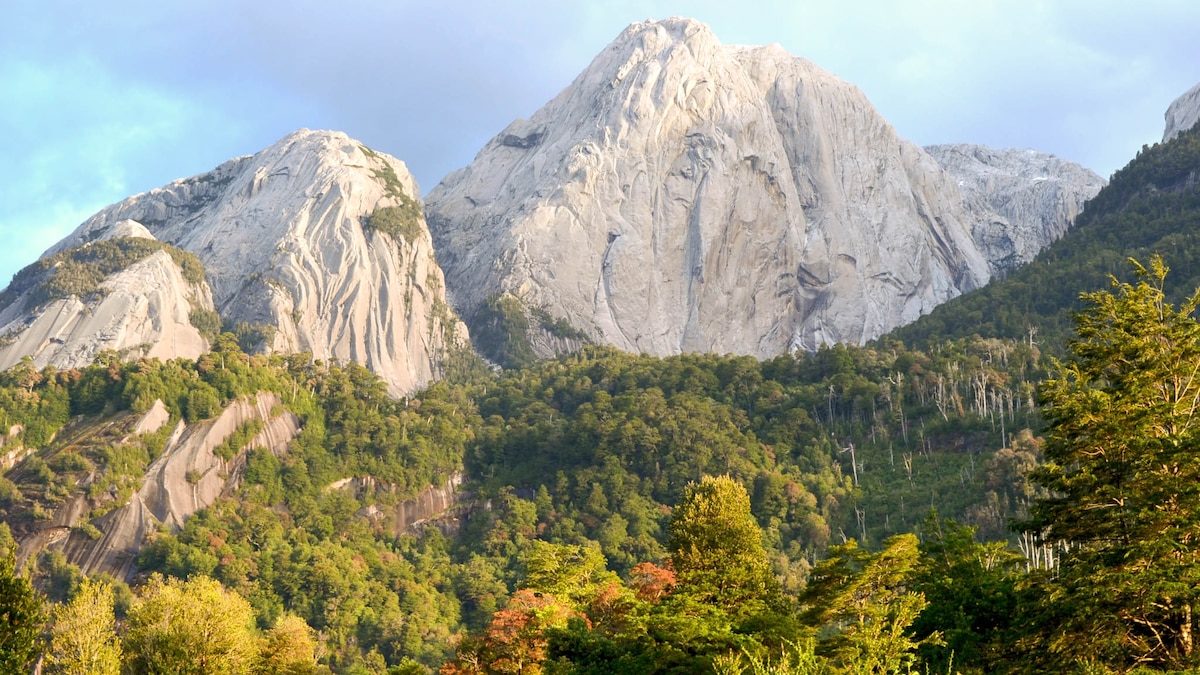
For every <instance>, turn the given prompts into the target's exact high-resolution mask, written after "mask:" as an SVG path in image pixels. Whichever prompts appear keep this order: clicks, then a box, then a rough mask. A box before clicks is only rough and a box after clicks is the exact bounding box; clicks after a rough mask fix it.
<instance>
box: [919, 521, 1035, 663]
mask: <svg viewBox="0 0 1200 675" xmlns="http://www.w3.org/2000/svg"><path fill="white" fill-rule="evenodd" d="M920 552H921V557H920V561H919V563H918V565H917V567H916V569H915V573H914V575H913V577H912V578H911V580H910V582H909V587H910V588H911V589H912V590H914V591H916V592H919V593H921V594H923V595H924V596H925V599H926V600H927V601H928V603H929V604H928V606H926V607H925V609H923V610H922V611H921V614H920V615H919V616H918V617H917V618H916V620H914V621H913V624H912V631H911V632H912V634H913V635H914V636H916V637H918V638H926V637H928V636H931V635H934V634H938V633H940V634H941V635H942V638H943V642H941V643H939V644H928V643H927V644H924V645H922V646H921V648H920V649H919V653H920V655H921V656H922V658H923V660H924V665H925V666H926V668H927V670H928V671H929V672H935V673H944V672H952V669H953V670H957V671H960V672H963V673H985V672H989V673H990V672H998V671H1000V670H1001V666H1002V665H1003V664H1011V666H1012V667H1013V668H1016V669H1017V671H1018V672H1019V671H1020V670H1021V669H1022V668H1023V667H1024V664H1022V663H1021V662H1020V661H1019V660H1018V659H1017V658H1016V656H1015V655H1014V654H1012V653H1011V652H1012V646H1013V644H1015V643H1017V642H1018V641H1019V635H1018V633H1019V628H1020V626H1021V623H1022V621H1021V618H1022V615H1021V604H1022V603H1021V600H1022V594H1021V591H1020V588H1019V585H1020V582H1021V581H1022V580H1023V579H1024V569H1025V567H1024V566H1025V560H1024V558H1023V557H1022V556H1021V555H1020V554H1019V553H1017V552H1016V551H1013V550H1012V549H1010V548H1009V547H1008V545H1007V543H1005V542H987V543H980V542H978V541H976V539H975V530H974V528H972V527H967V526H965V525H959V524H958V523H955V522H954V521H951V520H942V519H940V518H938V516H937V514H936V513H932V514H930V516H929V517H928V518H926V520H925V524H924V525H923V526H922V527H921V546H920Z"/></svg>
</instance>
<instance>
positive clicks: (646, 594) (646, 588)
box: [629, 562, 675, 603]
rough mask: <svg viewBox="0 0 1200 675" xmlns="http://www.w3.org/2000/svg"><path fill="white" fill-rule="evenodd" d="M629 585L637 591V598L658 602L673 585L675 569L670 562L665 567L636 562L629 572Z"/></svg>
mask: <svg viewBox="0 0 1200 675" xmlns="http://www.w3.org/2000/svg"><path fill="white" fill-rule="evenodd" d="M629 585H630V586H632V587H633V589H634V590H635V591H636V592H637V597H638V600H643V601H645V602H652V603H653V602H658V601H659V600H662V599H663V597H664V596H666V595H667V594H668V593H670V592H671V589H673V588H674V587H675V570H673V569H671V563H670V562H668V563H667V566H666V567H659V566H658V565H655V564H654V563H649V562H644V563H638V564H637V565H635V566H634V568H633V569H632V570H631V571H630V573H629Z"/></svg>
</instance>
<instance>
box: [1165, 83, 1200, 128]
mask: <svg viewBox="0 0 1200 675" xmlns="http://www.w3.org/2000/svg"><path fill="white" fill-rule="evenodd" d="M1164 117H1165V118H1166V128H1165V129H1163V141H1169V140H1171V139H1172V138H1175V137H1176V136H1178V135H1179V134H1182V133H1183V132H1185V131H1187V130H1188V129H1191V128H1192V127H1194V126H1196V122H1198V121H1200V84H1197V85H1196V86H1194V87H1192V88H1191V89H1188V90H1187V91H1186V92H1184V94H1183V95H1182V96H1180V97H1179V98H1177V99H1175V100H1174V101H1173V102H1172V103H1171V105H1170V106H1169V107H1168V108H1167V112H1166V114H1165V115H1164Z"/></svg>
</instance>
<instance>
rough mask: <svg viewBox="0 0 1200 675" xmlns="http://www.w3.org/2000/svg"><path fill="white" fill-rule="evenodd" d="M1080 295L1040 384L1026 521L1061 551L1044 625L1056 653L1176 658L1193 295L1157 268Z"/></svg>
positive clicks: (1198, 422)
mask: <svg viewBox="0 0 1200 675" xmlns="http://www.w3.org/2000/svg"><path fill="white" fill-rule="evenodd" d="M1134 265H1135V267H1136V272H1137V276H1138V278H1139V281H1138V282H1137V283H1136V285H1135V284H1126V283H1117V282H1116V280H1115V279H1114V280H1113V282H1112V289H1111V290H1110V291H1107V292H1095V293H1089V294H1086V295H1085V296H1084V298H1083V299H1084V302H1085V308H1084V310H1083V311H1082V312H1080V313H1079V314H1078V315H1077V317H1076V322H1075V323H1076V332H1077V334H1078V338H1077V339H1076V340H1074V341H1073V342H1071V344H1070V350H1071V355H1070V357H1069V358H1068V359H1067V360H1066V361H1065V362H1064V363H1061V364H1057V365H1056V369H1055V372H1054V374H1053V376H1052V377H1051V378H1050V379H1048V380H1046V381H1045V382H1044V383H1043V384H1042V389H1041V400H1042V404H1043V405H1044V406H1045V413H1044V414H1045V415H1046V419H1047V421H1048V425H1049V426H1048V429H1047V432H1046V443H1045V447H1044V453H1045V458H1046V463H1045V464H1044V465H1043V467H1042V468H1041V469H1039V470H1038V471H1037V472H1035V474H1034V480H1035V482H1037V483H1038V484H1039V485H1041V486H1043V487H1045V488H1047V489H1048V490H1049V491H1050V492H1051V494H1052V496H1050V497H1048V498H1044V499H1041V500H1039V501H1037V502H1036V503H1035V504H1034V506H1033V508H1032V513H1031V518H1030V520H1029V521H1028V522H1027V523H1025V524H1024V526H1023V527H1024V528H1025V529H1026V530H1027V531H1031V532H1034V533H1037V534H1040V535H1041V536H1042V538H1043V541H1044V542H1046V543H1047V544H1048V545H1050V546H1052V547H1056V548H1058V549H1059V550H1060V551H1061V553H1060V557H1059V565H1058V569H1057V574H1056V575H1055V580H1054V582H1053V583H1052V584H1049V588H1050V594H1049V595H1048V607H1049V610H1048V611H1049V613H1050V615H1051V616H1053V620H1052V621H1049V622H1048V623H1050V624H1053V625H1051V626H1050V627H1049V628H1048V630H1047V631H1046V633H1045V637H1046V639H1047V645H1046V646H1047V647H1048V649H1049V653H1050V654H1052V655H1053V656H1054V658H1056V659H1058V660H1060V661H1061V663H1060V665H1062V664H1069V663H1073V662H1075V661H1079V660H1081V659H1084V658H1099V659H1100V660H1101V661H1103V662H1106V663H1107V664H1108V665H1110V666H1113V667H1117V668H1126V667H1130V666H1133V665H1134V664H1145V665H1154V666H1159V667H1164V666H1165V667H1173V668H1177V667H1185V666H1188V665H1195V664H1197V663H1198V662H1200V661H1198V659H1197V657H1196V650H1195V647H1194V637H1193V636H1194V632H1195V624H1196V617H1195V615H1194V611H1195V608H1196V603H1197V601H1198V600H1200V489H1197V486H1200V414H1198V409H1200V325H1198V324H1197V322H1196V320H1195V319H1194V318H1193V313H1194V312H1195V310H1196V308H1197V305H1198V304H1200V292H1198V293H1197V294H1193V295H1192V297H1191V298H1189V299H1187V300H1186V301H1185V302H1184V303H1183V304H1182V305H1181V306H1180V307H1179V308H1178V309H1176V308H1175V307H1173V306H1172V305H1171V304H1169V303H1167V302H1166V301H1165V299H1164V293H1163V280H1164V278H1165V276H1166V273H1167V269H1166V267H1165V266H1164V265H1163V263H1162V261H1161V260H1160V259H1159V258H1157V257H1155V258H1154V259H1152V261H1151V264H1150V267H1149V268H1148V269H1147V268H1145V267H1143V266H1141V265H1139V264H1137V263H1136V262H1135V263H1134Z"/></svg>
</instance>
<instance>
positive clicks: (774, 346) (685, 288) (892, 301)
mask: <svg viewBox="0 0 1200 675" xmlns="http://www.w3.org/2000/svg"><path fill="white" fill-rule="evenodd" d="M427 203H428V216H429V222H430V226H431V228H432V231H433V233H434V237H435V240H436V241H437V244H438V255H439V260H440V261H441V262H442V264H443V266H444V268H445V269H446V271H447V280H448V285H449V286H450V289H451V292H452V298H453V299H454V301H455V302H456V303H457V305H458V307H459V308H460V310H461V311H462V312H463V314H464V316H468V317H470V316H472V315H473V314H474V313H475V312H476V311H477V310H478V308H479V307H481V305H483V303H484V302H485V301H487V300H488V298H490V297H493V296H494V295H496V294H509V295H511V296H515V297H516V298H518V299H519V300H520V301H521V303H522V304H523V305H524V307H526V308H527V309H528V310H529V311H530V312H543V313H544V314H546V315H548V316H550V317H551V318H553V319H556V320H563V321H565V322H566V323H567V324H569V325H570V326H571V327H572V328H574V329H577V330H579V331H581V332H582V333H584V334H586V335H587V336H588V337H589V338H590V339H591V340H594V341H598V342H603V343H608V344H612V345H615V346H617V347H619V348H621V349H625V350H629V351H634V352H646V353H650V354H657V355H666V354H674V353H679V352H687V351H702V352H718V353H725V352H733V353H739V354H751V355H755V356H760V357H766V356H772V355H776V354H779V353H782V352H784V351H787V350H795V349H814V348H816V347H818V346H820V345H823V344H830V343H833V342H851V343H862V342H864V341H866V340H869V339H871V338H874V337H876V336H878V335H881V334H882V333H884V332H886V331H888V330H890V329H891V328H893V327H895V326H898V325H901V324H904V323H907V322H909V321H912V320H914V319H916V318H917V317H918V316H920V315H921V314H923V313H925V312H928V311H929V310H930V309H932V308H933V307H934V306H936V305H938V304H939V303H941V302H943V301H945V300H947V299H949V298H952V297H954V296H957V295H959V294H960V293H962V292H964V291H967V290H970V289H973V288H976V287H978V286H980V285H982V284H983V283H985V282H986V281H987V280H988V278H989V274H990V271H989V264H988V261H987V260H986V259H985V257H984V256H983V255H982V254H981V252H980V251H979V249H978V248H977V246H976V245H975V242H974V240H973V238H972V229H973V228H974V227H975V225H976V219H977V217H978V214H976V213H974V212H973V211H972V210H971V209H969V208H968V207H967V205H965V204H964V202H963V199H962V197H961V194H960V193H959V191H958V188H957V186H956V184H955V182H954V181H953V180H951V178H950V177H949V176H948V175H947V174H946V173H945V172H944V171H942V170H941V168H940V167H939V166H938V165H937V163H936V162H935V161H934V160H933V159H932V158H931V157H929V155H928V154H926V153H925V152H924V151H923V150H921V148H919V147H917V146H915V145H913V144H911V143H909V142H907V141H905V140H903V139H902V138H900V137H899V136H898V135H897V134H896V132H895V130H894V129H893V128H892V127H891V125H889V124H888V123H887V122H886V121H885V120H884V119H883V118H882V117H880V116H879V114H878V113H877V112H876V111H875V109H874V108H873V107H872V106H871V104H870V102H869V101H868V100H867V99H866V97H865V96H864V95H863V94H862V92H860V91H859V90H858V89H857V88H855V87H853V86H852V85H849V84H847V83H845V82H843V81H841V80H839V79H837V78H836V77H834V76H833V75H831V74H829V73H827V72H825V71H823V70H821V69H820V68H818V67H817V66H815V65H813V64H812V63H809V62H808V61H805V60H803V59H800V58H796V57H794V56H792V55H790V54H788V53H786V52H785V51H784V50H783V49H782V48H780V47H778V46H770V47H753V48H751V47H729V46H724V45H721V44H720V43H719V42H718V41H717V39H716V38H715V37H714V36H713V34H712V33H711V32H710V31H709V29H708V28H707V27H705V26H704V25H702V24H700V23H698V22H695V21H691V20H687V19H669V20H665V21H657V22H647V23H641V24H635V25H633V26H630V27H629V28H628V29H627V30H626V31H625V32H624V33H622V34H621V35H620V36H619V37H618V38H617V40H616V41H615V42H613V43H612V44H611V45H609V46H608V47H607V48H606V49H605V50H604V51H603V52H602V53H601V54H600V55H598V56H597V57H596V58H595V60H594V61H593V62H592V63H591V65H589V66H588V68H587V69H586V70H585V71H584V72H583V73H582V74H581V75H579V77H578V78H576V80H575V81H574V82H573V83H572V84H571V85H570V86H569V87H567V88H566V89H565V90H564V91H563V92H562V93H560V94H559V95H558V96H557V97H556V98H554V100H552V101H551V102H549V103H548V104H547V105H546V106H545V107H543V108H542V109H541V110H539V111H537V112H536V113H535V114H534V115H533V116H532V117H531V118H530V119H528V120H518V121H516V122H514V123H512V124H511V125H509V127H508V128H507V129H505V130H503V131H502V132H501V133H500V134H499V135H497V136H496V137H495V138H493V139H492V140H491V141H490V142H489V143H488V144H487V145H486V146H485V147H484V148H483V149H482V150H481V151H480V153H479V154H478V155H477V157H476V158H475V160H474V161H473V162H472V163H471V164H470V165H469V166H467V167H466V168H464V169H460V170H458V171H456V172H454V173H452V174H451V175H449V176H447V177H446V179H445V180H443V181H442V183H441V184H440V185H438V186H437V187H436V188H435V189H434V190H433V191H432V192H431V193H430V194H429V196H428V198H427ZM474 329H475V327H474V326H473V330H474ZM477 338H478V336H477Z"/></svg>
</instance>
